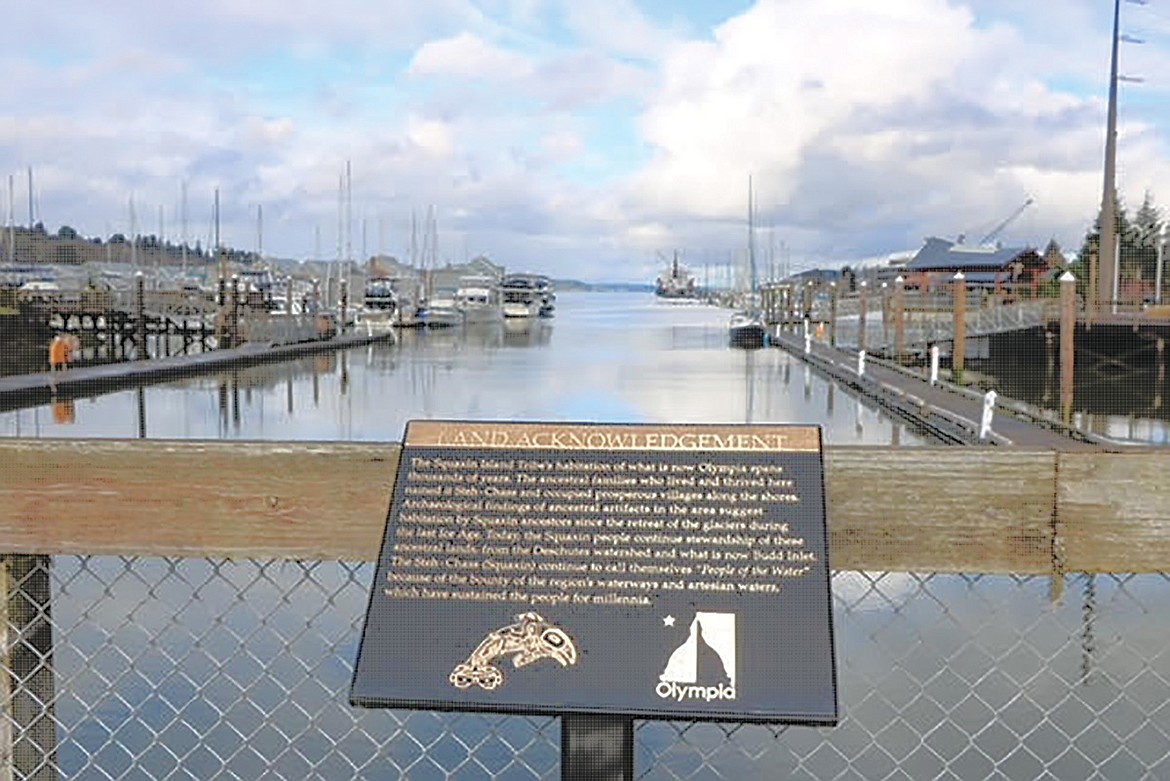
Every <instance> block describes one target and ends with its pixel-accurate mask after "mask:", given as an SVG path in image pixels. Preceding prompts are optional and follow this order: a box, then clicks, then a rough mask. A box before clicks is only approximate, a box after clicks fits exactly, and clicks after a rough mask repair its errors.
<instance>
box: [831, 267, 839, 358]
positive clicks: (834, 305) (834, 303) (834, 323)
mask: <svg viewBox="0 0 1170 781" xmlns="http://www.w3.org/2000/svg"><path fill="white" fill-rule="evenodd" d="M837 294H838V290H837V283H836V282H830V283H829V346H830V347H836V346H837Z"/></svg>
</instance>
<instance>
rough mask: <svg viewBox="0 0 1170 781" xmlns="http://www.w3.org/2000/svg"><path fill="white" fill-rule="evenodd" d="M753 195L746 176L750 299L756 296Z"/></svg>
mask: <svg viewBox="0 0 1170 781" xmlns="http://www.w3.org/2000/svg"><path fill="white" fill-rule="evenodd" d="M754 212H755V205H754V193H753V191H752V177H751V175H750V174H749V175H748V267H749V270H750V271H751V283H752V293H751V294H752V299H753V301H754V299H755V295H756V284H757V283H756V227H755V214H754Z"/></svg>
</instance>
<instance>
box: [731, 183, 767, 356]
mask: <svg viewBox="0 0 1170 781" xmlns="http://www.w3.org/2000/svg"><path fill="white" fill-rule="evenodd" d="M752 211H753V206H752V179H751V177H750V176H749V177H748V265H749V267H750V269H751V284H752V289H751V294H750V295H749V296H748V301H747V308H746V309H744V310H741V311H739V312H736V313H734V314H733V315H732V316H731V322H730V323H729V324H728V337H729V340H730V342H731V346H732V347H745V348H748V349H753V350H754V349H758V348H760V347H763V346H764V345H765V344H766V343H767V341H768V329H767V327H766V326H765V325H764V319H763V318H762V317H761V316H760V312H759V308H758V303H757V301H756V299H757V293H758V291H757V287H758V285H757V282H756V241H755V225H754V222H753V221H754V216H753V214H752Z"/></svg>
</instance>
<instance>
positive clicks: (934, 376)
mask: <svg viewBox="0 0 1170 781" xmlns="http://www.w3.org/2000/svg"><path fill="white" fill-rule="evenodd" d="M937 382H938V345H937V344H932V345H931V346H930V384H931V385H934V384H935V383H937Z"/></svg>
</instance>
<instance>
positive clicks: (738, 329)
mask: <svg viewBox="0 0 1170 781" xmlns="http://www.w3.org/2000/svg"><path fill="white" fill-rule="evenodd" d="M728 337H729V341H730V343H731V345H732V346H733V347H747V348H749V349H754V348H758V347H763V346H764V345H765V344H767V341H768V329H767V326H765V325H764V321H763V319H762V318H761V317H760V316H759V315H758V314H756V313H755V312H736V313H735V314H733V315H732V316H731V322H730V323H729V324H728Z"/></svg>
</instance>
